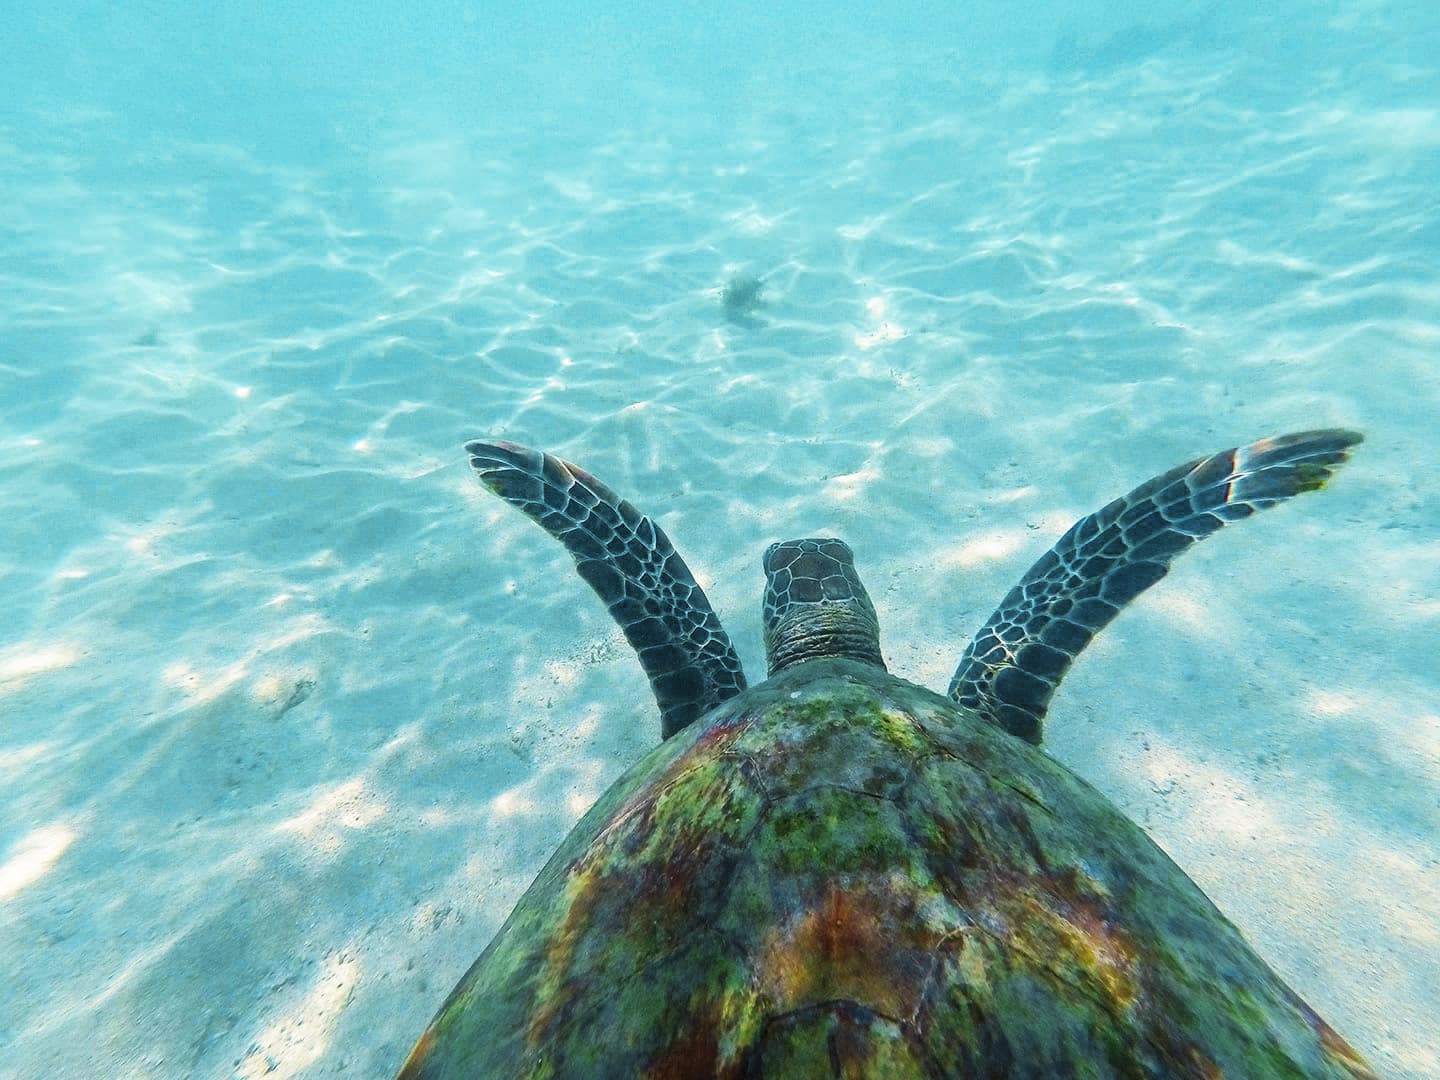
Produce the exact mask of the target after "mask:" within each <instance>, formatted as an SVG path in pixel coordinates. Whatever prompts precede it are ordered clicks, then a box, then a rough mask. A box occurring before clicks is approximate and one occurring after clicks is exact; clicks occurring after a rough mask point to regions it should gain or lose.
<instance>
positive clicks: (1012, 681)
mask: <svg viewBox="0 0 1440 1080" xmlns="http://www.w3.org/2000/svg"><path fill="white" fill-rule="evenodd" d="M1362 438H1363V436H1361V435H1360V433H1359V432H1356V431H1345V430H1342V429H1339V428H1326V429H1323V430H1319V431H1302V432H1298V433H1296V434H1293V435H1279V436H1276V437H1275V438H1271V439H1261V440H1260V441H1259V442H1254V443H1251V444H1250V445H1249V446H1241V447H1236V448H1233V449H1230V450H1224V451H1222V452H1220V453H1218V454H1215V455H1213V456H1211V457H1208V458H1199V459H1197V460H1195V461H1190V462H1187V463H1186V464H1184V465H1180V466H1178V467H1176V468H1174V469H1171V470H1170V471H1169V472H1166V473H1162V474H1161V475H1159V476H1156V477H1154V478H1152V479H1150V480H1147V481H1146V482H1145V483H1143V484H1141V485H1140V486H1139V487H1137V488H1136V489H1135V490H1134V491H1132V492H1130V493H1129V494H1128V495H1125V496H1124V497H1122V498H1119V499H1116V500H1115V501H1114V502H1112V503H1110V504H1109V505H1108V506H1106V507H1105V508H1104V509H1102V510H1099V511H1097V512H1096V513H1093V514H1091V515H1090V516H1089V517H1086V518H1081V519H1080V520H1079V521H1077V522H1076V523H1075V524H1074V525H1072V526H1071V527H1070V531H1069V532H1067V533H1066V534H1065V535H1064V536H1062V537H1061V538H1060V539H1059V541H1058V542H1056V544H1055V546H1054V547H1053V548H1051V549H1050V550H1049V551H1047V552H1046V553H1045V554H1044V555H1042V556H1040V559H1039V560H1038V561H1037V562H1036V563H1035V565H1034V566H1032V567H1030V569H1029V570H1028V571H1026V573H1025V576H1024V577H1022V578H1021V579H1020V582H1019V584H1017V585H1016V586H1015V587H1014V588H1013V589H1011V590H1010V592H1009V594H1008V595H1007V596H1006V597H1005V599H1004V601H1003V602H1001V604H1000V607H999V608H998V609H997V610H996V611H995V613H994V614H993V615H991V616H990V618H989V619H988V620H987V621H986V623H985V625H984V626H983V627H981V628H980V630H979V632H978V633H976V635H975V639H974V640H973V641H972V642H970V645H969V646H968V647H967V648H966V650H965V655H964V656H963V657H962V658H961V660H960V666H959V668H957V669H956V671H955V677H954V678H953V679H952V680H951V681H950V690H949V694H950V697H951V698H952V699H954V700H955V701H957V702H959V703H960V704H961V705H966V706H969V707H970V708H972V709H974V710H975V711H976V712H978V713H979V714H980V715H981V716H982V717H984V718H985V719H987V720H989V721H991V722H992V723H995V724H998V725H999V726H1000V727H1002V728H1004V729H1005V730H1006V731H1008V732H1010V733H1011V734H1012V735H1018V736H1020V738H1022V739H1025V740H1027V741H1029V742H1033V743H1039V742H1040V734H1041V730H1042V727H1043V724H1044V719H1045V711H1046V709H1047V708H1048V707H1049V704H1050V697H1051V695H1052V694H1054V693H1055V687H1056V686H1057V685H1059V682H1060V680H1061V678H1062V677H1064V675H1065V672H1066V671H1067V670H1069V668H1070V664H1071V662H1072V661H1073V660H1074V659H1075V657H1076V656H1078V655H1079V654H1080V651H1081V650H1082V649H1083V648H1085V646H1086V645H1088V644H1090V640H1091V639H1092V638H1093V637H1094V636H1095V634H1096V633H1098V632H1099V631H1100V630H1101V629H1103V628H1104V627H1105V625H1106V624H1107V623H1109V622H1110V620H1111V619H1113V618H1114V617H1115V616H1116V615H1117V614H1119V612H1120V609H1121V608H1122V607H1124V606H1125V605H1126V604H1127V603H1129V602H1130V601H1131V600H1133V599H1134V598H1135V597H1136V596H1139V595H1140V593H1142V592H1144V591H1145V590H1146V589H1148V588H1149V587H1150V586H1151V585H1153V584H1155V582H1157V581H1159V580H1160V579H1161V578H1162V577H1164V576H1165V574H1166V573H1167V572H1168V571H1169V569H1170V563H1171V562H1172V561H1173V560H1174V558H1175V556H1176V555H1178V554H1180V552H1182V551H1184V550H1185V549H1186V548H1188V547H1189V546H1190V545H1191V544H1193V543H1194V542H1195V541H1196V540H1201V539H1204V538H1205V537H1206V536H1209V535H1210V534H1211V533H1212V532H1215V531H1216V530H1217V529H1219V528H1220V527H1221V526H1222V525H1224V524H1226V523H1227V522H1230V521H1238V520H1239V519H1240V518H1244V517H1249V516H1250V515H1251V514H1252V513H1254V512H1255V511H1256V510H1263V509H1265V508H1266V507H1270V506H1274V505H1275V504H1276V503H1279V502H1283V501H1284V500H1286V499H1288V498H1290V497H1291V496H1292V495H1298V494H1300V493H1301V492H1304V491H1315V490H1317V489H1319V488H1322V487H1324V486H1325V483H1326V481H1328V480H1329V479H1330V476H1331V474H1332V473H1333V472H1334V470H1335V469H1336V468H1337V467H1338V466H1340V465H1342V464H1344V463H1345V462H1346V461H1348V460H1349V458H1350V450H1351V448H1352V447H1354V446H1355V445H1356V444H1357V443H1359V442H1360V441H1361V439H1362Z"/></svg>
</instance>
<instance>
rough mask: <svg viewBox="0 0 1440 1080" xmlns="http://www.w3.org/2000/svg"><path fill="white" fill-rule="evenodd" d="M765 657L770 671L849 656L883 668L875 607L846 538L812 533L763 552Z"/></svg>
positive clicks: (771, 546) (774, 671)
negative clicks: (823, 659) (856, 569)
mask: <svg viewBox="0 0 1440 1080" xmlns="http://www.w3.org/2000/svg"><path fill="white" fill-rule="evenodd" d="M764 566H765V657H766V660H767V661H768V662H769V664H770V674H771V675H774V674H776V673H777V672H780V671H783V670H785V669H786V668H788V667H791V666H793V665H795V664H798V663H801V662H802V661H805V660H818V659H821V658H823V657H845V658H847V659H850V660H860V661H863V662H865V663H869V664H874V665H875V666H876V667H879V668H881V669H884V667H885V661H884V660H883V659H882V658H881V656H880V623H879V620H877V619H876V618H875V606H874V605H873V604H871V603H870V597H869V596H868V595H867V594H866V592H865V586H864V585H862V584H860V575H859V574H857V573H856V572H855V556H854V554H853V553H852V552H851V550H850V546H849V545H848V544H846V543H845V542H844V541H843V540H830V539H826V538H821V537H812V538H809V539H805V540H785V541H782V542H781V543H778V544H771V545H770V547H769V548H767V549H766V551H765V560H764Z"/></svg>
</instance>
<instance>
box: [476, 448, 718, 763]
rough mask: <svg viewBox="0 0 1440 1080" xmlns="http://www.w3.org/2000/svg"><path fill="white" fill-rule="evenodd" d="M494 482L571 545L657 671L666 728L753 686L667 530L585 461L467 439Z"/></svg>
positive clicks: (584, 573) (644, 661)
mask: <svg viewBox="0 0 1440 1080" xmlns="http://www.w3.org/2000/svg"><path fill="white" fill-rule="evenodd" d="M465 449H466V451H467V452H468V453H469V454H470V465H471V467H472V468H473V469H474V470H475V471H476V473H478V474H479V476H480V479H481V480H482V481H484V483H485V486H486V487H488V488H489V489H490V490H491V491H493V492H494V493H495V494H496V495H499V496H500V497H501V498H502V499H504V500H505V501H506V502H508V503H509V504H510V505H511V506H514V507H515V508H516V509H518V510H521V511H523V512H524V513H525V514H526V515H527V516H528V517H529V518H530V519H531V520H532V521H534V522H535V523H536V524H538V525H540V527H541V528H543V529H544V530H545V531H546V532H548V533H549V534H550V535H551V536H553V537H555V539H557V540H559V541H560V542H561V543H562V544H564V545H565V549H566V550H567V551H569V552H570V554H571V556H572V557H573V558H574V560H575V568H576V569H577V570H578V571H579V572H580V576H581V577H582V578H584V579H585V580H586V581H587V582H588V583H589V584H590V587H591V588H592V589H594V590H595V592H596V593H597V594H598V595H599V597H600V599H602V600H604V601H605V603H606V604H608V605H609V608H610V614H611V615H612V616H613V617H614V619H615V621H616V622H617V623H619V625H620V629H621V630H623V631H624V632H625V637H626V639H627V640H628V641H629V642H630V644H631V646H632V647H633V648H634V649H635V653H636V655H637V656H639V658H640V664H641V666H642V667H643V668H644V669H645V674H646V676H647V677H648V678H649V680H650V689H651V690H652V691H654V693H655V702H656V704H657V705H659V706H660V727H661V733H662V735H663V736H664V737H665V738H667V739H668V738H669V737H670V736H671V735H674V734H675V733H676V732H677V731H679V730H681V729H682V728H684V727H685V726H686V725H687V724H689V723H690V722H691V721H692V720H694V719H695V718H696V717H697V716H701V715H703V714H704V713H706V712H709V711H710V710H711V709H713V708H714V707H715V706H716V705H718V704H720V702H722V701H725V700H726V699H727V698H731V697H734V696H735V695H736V694H738V693H740V691H742V690H744V689H745V685H746V684H745V673H744V672H743V671H742V670H741V668H740V657H739V656H738V655H736V653H735V649H734V647H733V646H732V645H731V644H730V638H729V636H728V635H727V634H726V633H725V630H724V628H723V627H722V626H721V625H720V618H719V616H717V615H716V614H715V611H714V609H712V608H711V607H710V601H709V600H708V599H706V597H705V592H704V590H703V589H701V588H700V586H699V584H698V583H697V582H696V581H695V577H694V575H693V574H691V573H690V568H689V567H688V566H686V565H685V560H684V559H682V558H681V557H680V555H679V554H678V553H677V552H676V551H675V548H674V547H673V546H672V545H671V543H670V538H669V537H668V536H666V535H665V532H664V530H662V529H661V528H660V526H659V525H657V524H655V522H654V521H652V520H651V519H650V518H648V517H646V516H645V515H643V514H641V513H640V511H638V510H636V509H635V507H633V506H632V505H630V503H629V502H627V501H626V500H624V499H622V498H620V496H619V495H617V494H615V492H614V491H612V490H611V489H610V488H609V487H608V486H607V485H605V484H604V483H602V482H601V481H599V480H597V479H596V478H595V477H593V476H591V475H590V474H589V473H587V472H586V471H585V470H584V469H582V468H580V467H579V466H578V465H572V464H570V463H569V462H568V461H561V460H560V459H559V458H557V457H554V456H553V455H551V454H546V453H544V452H543V451H540V450H532V449H530V448H529V447H525V446H519V445H517V444H515V443H510V442H491V441H487V440H477V441H475V442H470V443H466V444H465Z"/></svg>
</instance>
